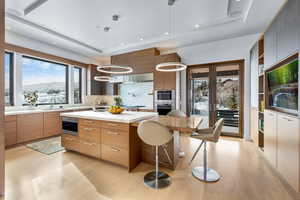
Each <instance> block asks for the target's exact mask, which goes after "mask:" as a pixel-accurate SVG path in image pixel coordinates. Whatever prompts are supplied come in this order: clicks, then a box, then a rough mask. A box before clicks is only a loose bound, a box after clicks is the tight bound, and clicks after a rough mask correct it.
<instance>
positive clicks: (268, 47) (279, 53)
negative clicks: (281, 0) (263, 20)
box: [264, 0, 300, 69]
mask: <svg viewBox="0 0 300 200" xmlns="http://www.w3.org/2000/svg"><path fill="white" fill-rule="evenodd" d="M299 4H300V3H299V0H289V1H288V2H287V4H286V5H285V6H284V8H283V9H282V10H281V11H280V13H279V15H278V16H277V17H276V19H275V20H274V21H273V23H272V24H271V26H270V27H269V28H268V30H267V31H266V33H265V49H264V51H265V52H264V53H265V69H268V68H270V67H272V66H274V65H275V64H276V63H278V62H279V61H281V60H283V59H285V58H287V57H288V56H290V55H292V54H294V53H296V52H297V51H298V50H299V39H300V37H299V34H300V33H299V31H300V29H299V26H300V19H299V13H300V7H299Z"/></svg>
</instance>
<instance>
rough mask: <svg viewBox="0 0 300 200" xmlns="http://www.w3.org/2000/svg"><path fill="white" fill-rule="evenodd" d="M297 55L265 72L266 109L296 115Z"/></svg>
mask: <svg viewBox="0 0 300 200" xmlns="http://www.w3.org/2000/svg"><path fill="white" fill-rule="evenodd" d="M298 71H299V62H298V54H297V55H294V56H292V57H290V58H288V59H287V60H286V61H283V62H281V63H280V64H278V65H276V66H275V67H274V68H272V69H270V70H268V71H267V72H266V86H267V87H266V89H267V91H266V92H267V94H266V95H267V99H266V100H267V102H266V103H267V107H268V108H271V109H275V110H278V111H282V112H285V113H289V114H294V115H297V114H298V80H299V74H298Z"/></svg>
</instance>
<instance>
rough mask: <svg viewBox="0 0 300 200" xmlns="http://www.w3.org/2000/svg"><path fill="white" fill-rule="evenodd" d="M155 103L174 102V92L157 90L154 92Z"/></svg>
mask: <svg viewBox="0 0 300 200" xmlns="http://www.w3.org/2000/svg"><path fill="white" fill-rule="evenodd" d="M155 100H156V101H175V90H157V91H155Z"/></svg>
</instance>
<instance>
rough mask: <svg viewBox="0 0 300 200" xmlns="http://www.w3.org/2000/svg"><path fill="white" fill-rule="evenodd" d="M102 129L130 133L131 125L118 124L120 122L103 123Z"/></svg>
mask: <svg viewBox="0 0 300 200" xmlns="http://www.w3.org/2000/svg"><path fill="white" fill-rule="evenodd" d="M102 127H103V128H107V129H118V130H124V131H128V129H129V124H126V123H118V122H103V123H102Z"/></svg>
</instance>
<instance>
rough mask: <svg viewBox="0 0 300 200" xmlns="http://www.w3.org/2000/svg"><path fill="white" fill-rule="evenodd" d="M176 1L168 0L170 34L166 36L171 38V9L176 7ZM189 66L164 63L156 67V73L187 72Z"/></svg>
mask: <svg viewBox="0 0 300 200" xmlns="http://www.w3.org/2000/svg"><path fill="white" fill-rule="evenodd" d="M175 1H176V0H168V6H169V32H166V33H165V35H167V36H170V35H171V33H172V21H171V18H172V15H171V7H172V6H173V5H174V3H175ZM186 68H187V65H185V64H183V63H180V62H164V63H160V64H158V65H156V67H155V69H156V71H160V72H179V71H183V70H186Z"/></svg>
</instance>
